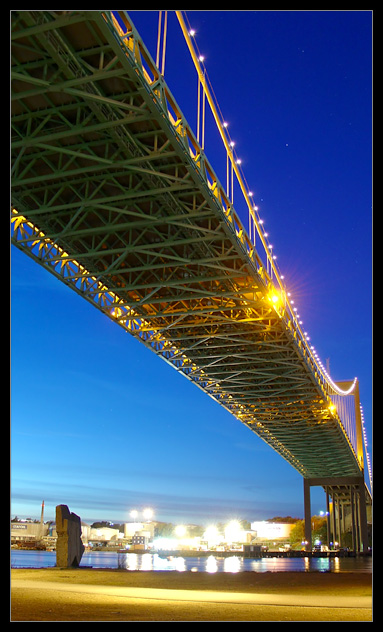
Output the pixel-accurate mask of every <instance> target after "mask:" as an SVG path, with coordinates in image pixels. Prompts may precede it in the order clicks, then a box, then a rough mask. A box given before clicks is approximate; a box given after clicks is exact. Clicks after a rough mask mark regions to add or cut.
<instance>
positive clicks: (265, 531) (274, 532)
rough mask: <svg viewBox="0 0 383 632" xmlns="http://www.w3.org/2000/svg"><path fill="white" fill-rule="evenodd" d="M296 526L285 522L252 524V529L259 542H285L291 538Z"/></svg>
mask: <svg viewBox="0 0 383 632" xmlns="http://www.w3.org/2000/svg"><path fill="white" fill-rule="evenodd" d="M294 526H295V525H294V524H289V523H283V522H266V520H263V521H262V522H252V523H251V529H252V531H254V537H255V538H257V539H258V540H284V539H286V538H289V537H290V533H291V530H292V529H293V528H294Z"/></svg>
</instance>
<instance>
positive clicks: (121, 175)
mask: <svg viewBox="0 0 383 632" xmlns="http://www.w3.org/2000/svg"><path fill="white" fill-rule="evenodd" d="M12 17H13V19H14V24H13V32H12V39H13V41H12V76H13V82H12V88H13V101H12V152H13V158H12V162H13V181H12V204H13V208H14V209H15V211H14V213H15V214H14V224H13V225H14V236H13V241H14V243H15V244H16V245H17V246H18V247H19V248H21V249H23V250H24V251H25V252H27V253H28V254H29V255H31V256H33V257H35V258H36V260H37V261H38V262H39V263H41V264H42V265H45V266H46V267H47V268H48V269H50V270H51V271H52V272H53V273H54V274H56V275H57V276H58V277H59V278H60V279H61V280H62V281H64V282H65V283H66V284H68V285H69V286H71V287H73V289H74V290H76V291H77V292H79V293H80V294H81V295H82V296H84V297H85V298H86V299H87V300H89V301H91V302H92V303H93V304H94V305H96V306H97V307H98V308H99V309H101V310H102V311H104V312H105V313H106V314H107V315H108V316H109V317H110V318H114V319H115V320H116V321H117V322H118V324H119V325H121V326H122V327H124V328H125V329H126V330H128V331H129V332H130V333H131V334H132V335H134V336H136V337H138V338H139V339H140V340H142V341H143V342H144V343H145V344H146V345H148V346H149V347H150V348H151V349H153V350H154V351H155V352H156V353H157V354H158V355H159V356H160V357H162V358H164V359H165V360H166V361H167V362H169V363H170V364H171V365H172V366H173V367H175V368H176V369H177V370H178V371H180V372H181V373H183V374H184V375H186V376H187V377H188V378H189V379H190V380H192V381H193V382H194V383H195V384H197V385H198V386H199V387H200V388H202V389H203V390H204V391H205V392H207V393H208V394H209V395H210V396H211V397H213V398H214V399H215V400H216V401H217V402H218V403H220V404H221V405H223V406H224V407H225V408H226V409H227V410H229V411H230V412H231V413H232V414H233V415H235V416H236V417H237V418H238V419H239V420H240V421H241V422H242V423H244V424H246V425H247V426H248V427H249V428H250V429H251V430H252V431H253V432H255V433H256V434H257V435H259V436H260V437H262V438H263V439H264V440H265V441H266V442H267V443H268V444H270V445H271V446H272V447H273V448H274V449H275V450H276V451H277V452H279V453H280V454H281V455H282V456H283V457H284V458H285V459H286V460H287V461H289V462H290V463H291V465H292V466H293V467H294V468H295V469H297V470H298V471H299V472H300V473H302V474H303V475H304V476H305V477H321V476H352V475H360V474H361V469H360V467H359V464H358V461H357V459H356V456H355V453H354V451H353V449H352V447H351V444H350V442H349V440H348V438H347V435H346V433H345V431H344V429H343V427H342V425H341V423H340V421H339V418H338V416H337V414H336V413H334V412H331V411H330V410H329V404H330V403H331V402H330V399H329V393H328V390H327V388H326V385H325V384H324V383H323V380H322V379H321V377H320V375H319V372H318V370H317V367H316V366H315V364H314V363H313V361H312V358H311V357H310V356H309V354H308V352H307V349H306V347H305V345H304V344H303V343H302V340H301V339H300V338H299V336H298V335H297V332H296V330H295V329H294V325H293V323H292V319H291V316H290V314H289V312H288V310H287V309H286V306H285V305H284V303H283V301H281V300H279V298H278V299H276V300H275V302H273V287H272V283H271V281H270V278H269V276H268V275H267V273H266V271H265V266H264V264H263V263H262V261H261V258H260V256H259V255H258V254H257V253H256V252H255V249H254V247H253V246H252V244H251V243H250V241H249V238H248V236H247V234H246V231H245V230H244V228H243V226H242V225H241V223H240V221H239V219H238V217H237V216H236V214H235V211H234V209H233V208H232V206H231V205H230V203H229V201H228V200H227V199H226V198H225V196H224V194H223V192H222V189H221V188H220V185H219V183H218V181H217V179H216V178H215V175H214V171H213V169H212V168H211V166H210V165H209V163H208V162H207V160H206V158H205V157H204V156H203V154H202V153H201V152H200V150H199V147H198V144H197V142H196V141H195V139H194V138H193V136H192V134H191V132H190V130H189V128H188V127H187V124H186V121H184V119H183V117H182V113H181V112H180V111H179V109H178V107H177V104H176V102H175V100H174V99H173V98H172V95H171V93H170V92H169V90H168V88H167V87H166V84H165V83H164V81H163V78H161V77H160V76H158V74H157V75H156V74H155V70H153V65H152V63H151V61H150V58H149V56H148V55H147V54H146V51H145V47H144V46H143V44H142V42H140V40H139V39H138V37H137V36H136V35H134V34H132V33H131V32H130V31H129V32H128V37H122V35H121V34H118V33H117V31H116V30H115V28H114V27H113V25H112V22H111V19H110V15H108V14H107V12H106V13H105V14H104V15H103V14H101V12H71V11H67V12H65V11H63V12H48V11H21V12H17V11H14V12H12ZM126 20H127V18H126ZM125 27H126V28H128V27H129V25H128V24H127V23H126V25H125ZM133 35H134V36H133ZM150 73H152V75H153V76H150ZM169 109H170V111H171V115H170V116H169ZM212 423H214V420H212Z"/></svg>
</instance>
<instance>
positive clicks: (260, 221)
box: [189, 29, 310, 340]
mask: <svg viewBox="0 0 383 632" xmlns="http://www.w3.org/2000/svg"><path fill="white" fill-rule="evenodd" d="M189 35H190V36H191V37H195V35H196V30H195V29H190V30H189ZM196 48H197V50H198V46H197V45H196ZM198 61H199V62H201V63H203V62H204V61H205V57H204V55H201V54H198ZM222 125H223V127H224V128H225V129H227V128H228V127H229V124H228V123H227V121H223V123H222ZM229 145H230V147H231V148H232V149H234V147H235V142H234V141H233V140H231V139H230V137H229ZM235 163H236V164H237V165H241V164H242V160H241V158H238V157H236V159H235ZM253 195H254V194H253V191H251V190H249V191H248V196H249V197H250V198H252V197H253ZM252 209H253V211H255V212H256V213H257V220H258V224H259V225H261V226H262V225H263V224H264V220H263V219H262V218H261V217H260V216H259V214H258V211H259V207H258V206H256V205H254V206H253V207H252ZM263 236H264V237H265V239H267V237H269V233H268V232H266V231H264V232H263ZM267 245H268V249H269V251H270V253H271V258H272V259H273V260H274V261H275V260H276V259H277V256H276V255H275V254H273V248H274V246H273V245H272V244H270V243H268V244H267ZM279 276H280V279H282V280H283V279H284V276H283V275H282V274H280V275H279ZM286 294H287V296H288V297H290V296H291V294H290V292H287V293H286ZM290 303H291V304H292V305H294V301H293V300H291V299H290ZM293 311H294V316H295V317H296V318H297V319H298V320H297V322H298V324H299V325H302V324H303V321H302V320H301V318H300V315H299V314H298V313H297V312H298V309H297V307H293ZM304 335H305V337H306V340H310V338H309V336H308V334H307V332H304Z"/></svg>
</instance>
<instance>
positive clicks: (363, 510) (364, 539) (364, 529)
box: [358, 484, 368, 553]
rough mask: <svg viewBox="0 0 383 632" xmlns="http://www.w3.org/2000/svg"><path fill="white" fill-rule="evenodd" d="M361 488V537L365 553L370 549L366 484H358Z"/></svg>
mask: <svg viewBox="0 0 383 632" xmlns="http://www.w3.org/2000/svg"><path fill="white" fill-rule="evenodd" d="M358 488H359V516H360V520H359V523H360V539H361V544H362V550H363V553H367V550H368V533H367V511H366V495H365V491H364V484H360V485H358Z"/></svg>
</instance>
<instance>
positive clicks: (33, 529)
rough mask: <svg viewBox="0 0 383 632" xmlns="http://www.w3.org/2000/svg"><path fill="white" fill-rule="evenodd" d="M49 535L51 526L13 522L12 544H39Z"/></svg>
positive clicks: (39, 523)
mask: <svg viewBox="0 0 383 632" xmlns="http://www.w3.org/2000/svg"><path fill="white" fill-rule="evenodd" d="M47 535H49V524H44V523H43V524H41V522H26V521H20V522H19V521H13V520H12V521H11V543H22V542H39V541H40V540H41V539H42V538H44V537H45V536H47Z"/></svg>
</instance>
